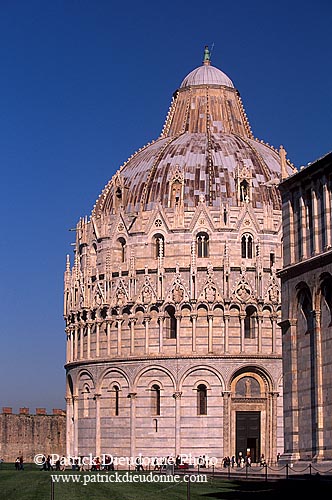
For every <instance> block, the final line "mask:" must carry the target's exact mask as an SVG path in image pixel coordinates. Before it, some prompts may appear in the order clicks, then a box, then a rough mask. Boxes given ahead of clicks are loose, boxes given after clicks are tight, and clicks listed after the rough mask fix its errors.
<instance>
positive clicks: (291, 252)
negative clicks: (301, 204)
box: [284, 200, 296, 264]
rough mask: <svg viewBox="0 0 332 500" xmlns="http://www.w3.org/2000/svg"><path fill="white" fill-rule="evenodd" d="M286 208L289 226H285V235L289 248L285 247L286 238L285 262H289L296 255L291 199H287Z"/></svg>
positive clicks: (293, 260)
mask: <svg viewBox="0 0 332 500" xmlns="http://www.w3.org/2000/svg"><path fill="white" fill-rule="evenodd" d="M287 208H288V222H289V227H288V228H287V235H285V236H286V238H287V239H288V240H289V248H287V240H286V241H285V242H286V245H285V248H284V250H285V252H284V253H285V255H284V259H285V263H286V264H291V263H293V262H295V261H296V256H295V231H294V228H295V224H294V207H293V203H292V200H288V202H287ZM286 221H287V217H286ZM287 252H289V255H286V254H287Z"/></svg>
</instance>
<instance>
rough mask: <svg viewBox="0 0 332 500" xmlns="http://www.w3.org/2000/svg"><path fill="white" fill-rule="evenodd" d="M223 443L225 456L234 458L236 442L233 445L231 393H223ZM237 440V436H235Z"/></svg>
mask: <svg viewBox="0 0 332 500" xmlns="http://www.w3.org/2000/svg"><path fill="white" fill-rule="evenodd" d="M221 394H222V397H223V428H222V432H223V441H224V449H223V451H222V454H223V456H224V457H225V456H230V457H231V456H232V455H234V453H235V442H234V443H232V435H231V395H232V393H231V392H230V391H223V392H222V393H221ZM234 439H235V436H234Z"/></svg>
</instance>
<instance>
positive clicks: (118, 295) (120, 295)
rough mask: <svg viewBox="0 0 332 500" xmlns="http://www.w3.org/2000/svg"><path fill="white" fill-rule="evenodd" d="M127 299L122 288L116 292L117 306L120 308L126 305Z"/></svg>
mask: <svg viewBox="0 0 332 500" xmlns="http://www.w3.org/2000/svg"><path fill="white" fill-rule="evenodd" d="M125 298H126V296H125V294H124V292H123V290H122V289H121V288H120V289H119V290H118V291H117V292H116V302H117V305H118V306H122V305H123V304H124V303H125Z"/></svg>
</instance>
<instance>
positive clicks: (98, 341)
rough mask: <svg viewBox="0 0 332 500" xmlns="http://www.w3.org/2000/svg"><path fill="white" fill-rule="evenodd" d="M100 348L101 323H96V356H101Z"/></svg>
mask: <svg viewBox="0 0 332 500" xmlns="http://www.w3.org/2000/svg"><path fill="white" fill-rule="evenodd" d="M99 349H100V323H96V358H98V357H99Z"/></svg>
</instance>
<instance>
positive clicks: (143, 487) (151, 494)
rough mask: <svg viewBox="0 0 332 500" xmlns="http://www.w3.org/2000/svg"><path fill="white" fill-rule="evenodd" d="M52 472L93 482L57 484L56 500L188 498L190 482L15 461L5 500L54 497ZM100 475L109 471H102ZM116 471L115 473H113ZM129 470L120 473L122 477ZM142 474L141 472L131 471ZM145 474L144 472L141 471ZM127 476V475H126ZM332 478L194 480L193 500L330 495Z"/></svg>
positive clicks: (3, 483) (0, 489) (6, 478)
mask: <svg viewBox="0 0 332 500" xmlns="http://www.w3.org/2000/svg"><path fill="white" fill-rule="evenodd" d="M51 474H59V475H63V474H67V475H74V474H75V475H76V474H79V475H80V477H82V480H83V477H84V475H88V476H89V478H90V480H91V481H90V482H89V483H88V484H87V485H86V486H85V485H84V484H83V482H79V483H78V482H71V481H70V482H68V483H63V482H59V483H54V500H106V499H112V500H150V499H151V500H187V498H188V492H187V484H186V483H139V482H137V483H122V482H121V483H120V482H113V483H110V482H107V483H105V482H92V478H93V477H94V478H96V477H97V474H98V473H97V472H92V473H88V472H80V473H76V472H72V471H70V470H67V471H65V472H55V471H54V472H46V471H41V470H40V469H39V468H38V467H36V466H35V465H32V464H27V465H25V469H24V470H23V471H16V470H15V469H14V465H13V464H2V465H1V466H0V498H1V500H50V499H51ZM99 474H100V475H105V474H106V472H104V471H100V472H99ZM109 474H112V473H109ZM123 474H125V472H121V471H120V472H119V475H120V476H122V475H123ZM130 474H139V473H130ZM140 475H144V473H140ZM122 477H123V476H122ZM330 492H331V481H330V480H327V479H326V478H320V479H318V478H315V477H313V478H311V479H306V480H305V479H290V480H285V479H284V480H280V481H269V482H266V481H264V480H259V481H251V480H250V481H249V480H243V481H233V480H220V479H213V480H212V479H210V480H209V482H208V483H201V484H199V483H191V486H190V499H191V500H199V499H200V500H203V499H206V500H208V499H224V500H265V499H266V498H268V499H269V500H277V499H279V500H280V497H282V496H286V495H287V496H290V495H296V496H298V495H301V494H303V495H304V493H306V495H308V494H309V495H310V494H311V495H315V496H316V495H324V496H327V494H329V496H330Z"/></svg>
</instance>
